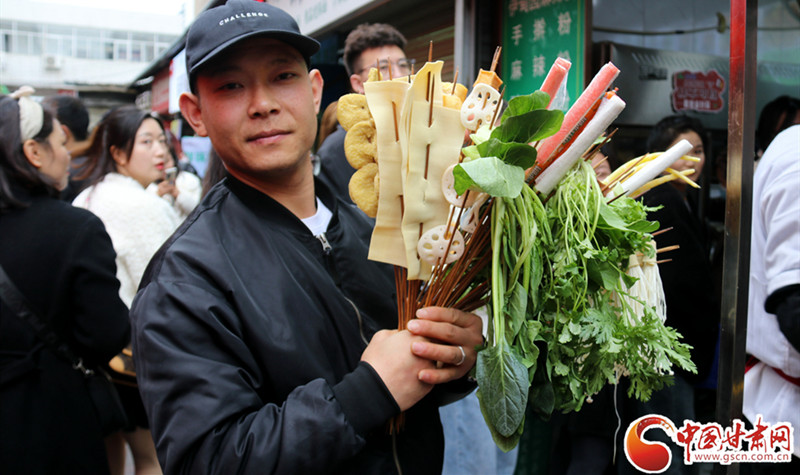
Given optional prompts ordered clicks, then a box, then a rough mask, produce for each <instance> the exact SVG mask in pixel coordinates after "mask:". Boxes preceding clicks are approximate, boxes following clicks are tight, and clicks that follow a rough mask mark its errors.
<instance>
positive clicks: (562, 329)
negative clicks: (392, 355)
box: [339, 48, 696, 450]
mask: <svg viewBox="0 0 800 475" xmlns="http://www.w3.org/2000/svg"><path fill="white" fill-rule="evenodd" d="M499 53H500V51H499V48H498V51H497V52H496V53H495V58H494V61H493V64H492V67H491V69H490V70H488V71H485V70H481V71H480V73H479V74H478V79H477V80H476V81H475V83H474V84H473V86H472V90H471V91H467V88H466V87H464V86H462V85H460V84H457V82H456V80H454V81H453V82H443V81H442V78H441V71H442V66H443V64H442V62H441V61H438V62H433V61H431V60H430V58H429V61H428V62H427V63H426V64H425V65H423V66H422V68H420V70H419V71H417V72H416V74H414V73H413V72H412V74H411V75H410V76H408V77H402V78H381V77H379V72H378V70H377V69H374V70H373V71H372V72H371V74H370V80H369V81H368V82H366V83H365V88H364V89H365V95H363V96H361V95H355V94H353V95H348V96H345V97H343V98H342V99H341V100H340V106H339V107H340V109H339V119H340V123H342V125H343V126H344V127H345V129H347V130H348V132H347V138H346V140H345V151H346V155H347V157H348V160H349V161H350V163H351V165H353V167H354V168H356V169H357V171H356V172H355V173H354V175H353V178H352V180H351V182H350V194H351V197H352V198H353V200H354V202H355V203H356V204H357V205H358V206H359V207H360V208H361V209H362V210H364V211H365V212H366V213H367V214H369V215H370V216H373V217H375V228H374V230H373V234H372V240H371V243H370V252H369V258H370V259H372V260H375V261H379V262H385V263H389V264H392V265H394V266H395V277H396V283H397V299H398V324H399V328H401V329H402V328H405V326H406V324H407V323H408V321H409V320H410V319H411V318H413V316H414V313H415V311H416V310H417V309H418V308H421V307H425V306H429V305H440V306H448V307H455V308H459V309H462V310H467V311H472V310H475V309H478V308H479V307H483V306H487V307H488V309H489V315H490V316H489V325H488V337H487V341H486V344H485V345H484V346H483V347H482V348H480V350H479V352H478V361H477V364H476V368H475V377H476V379H477V381H478V397H479V399H480V403H481V410H482V412H483V414H484V418H485V420H486V423H487V425H488V427H489V428H490V430H491V431H492V434H493V436H494V439H495V442H496V443H497V444H498V446H500V447H501V448H503V449H504V450H509V449H511V448H513V447H514V446H515V445H516V444H517V442H518V441H519V437H520V436H521V434H522V429H523V426H524V415H525V409H526V407H527V406H528V404H530V405H532V407H533V408H534V409H535V410H536V412H537V413H539V414H541V415H542V416H545V417H547V416H549V415H550V414H551V413H552V412H553V411H554V410H558V411H563V412H568V411H577V410H579V409H580V408H581V406H582V405H583V404H584V402H586V401H587V400H588V401H591V397H592V395H594V394H596V393H597V392H599V391H600V389H602V387H603V386H605V385H606V384H609V383H616V382H618V381H619V380H620V378H621V377H623V376H624V377H628V378H629V379H630V390H629V393H630V395H632V396H635V397H637V398H639V399H642V400H647V399H649V397H650V395H651V394H652V392H653V391H655V390H658V389H660V388H661V387H663V385H664V384H668V383H669V381H670V378H671V374H672V368H673V365H677V366H679V367H681V368H683V369H685V370H688V371H694V365H693V364H692V362H691V360H690V358H689V347H688V346H687V345H685V344H683V343H681V342H680V341H679V338H680V335H678V334H677V333H676V332H675V331H674V330H673V329H671V328H670V327H669V326H667V325H666V324H665V318H666V305H665V300H664V295H663V290H662V288H661V281H660V278H659V277H658V275H659V274H658V268H657V265H658V261H657V260H656V255H657V253H658V252H659V250H657V249H655V245H654V241H653V239H652V236H653V234H654V233H656V232H657V230H658V223H655V222H651V221H648V220H647V212H648V211H649V209H648V208H646V207H644V206H643V205H642V203H641V202H640V201H637V200H635V199H634V198H635V197H636V196H638V195H640V194H641V193H644V192H646V191H647V190H648V189H650V188H652V187H653V186H657V185H658V184H661V183H663V182H665V181H668V180H671V179H680V180H684V181H688V182H690V183H691V184H692V185H693V186H696V185H695V184H694V183H693V182H691V180H690V179H689V178H688V176H689V175H690V174H691V173H692V172H693V171H692V170H686V171H683V172H675V171H674V170H671V169H670V168H668V167H669V165H671V164H672V163H673V162H674V161H675V160H677V159H685V160H695V159H693V158H692V157H687V156H685V154H686V153H687V152H688V151H689V150H690V149H691V145H689V144H688V142H685V141H683V142H680V143H678V144H677V145H675V146H674V147H672V148H671V149H670V150H668V151H665V152H664V153H659V154H649V155H645V156H642V157H638V158H637V159H634V160H632V161H630V162H628V163H626V164H624V165H623V166H621V167H620V168H619V169H617V170H616V171H614V172H613V173H612V174H611V175H610V176H609V177H608V178H606V179H605V180H604V181H599V180H598V179H597V176H596V175H595V173H594V170H593V168H592V166H591V165H590V160H591V158H592V157H593V156H594V154H595V153H597V151H598V150H599V148H600V147H601V146H602V145H603V144H604V143H605V142H607V141H608V140H609V138H610V134H609V136H606V134H605V131H606V130H607V129H608V127H609V126H610V125H611V123H612V122H613V121H614V120H615V119H616V118H617V116H618V115H619V114H620V113H621V112H622V110H623V109H624V107H625V102H624V101H623V100H622V99H621V98H620V97H619V96H618V95H617V94H616V92H615V91H613V90H611V85H612V83H613V81H614V79H615V78H616V76H617V75H618V74H619V70H618V69H617V68H616V67H615V66H614V65H613V64H611V63H608V64H606V65H605V66H603V68H601V70H600V71H599V72H598V74H597V75H596V76H595V78H594V79H593V80H592V82H591V83H590V84H589V85H588V86H587V87H586V89H585V90H584V92H583V93H582V94H581V96H580V97H579V98H578V99H577V100H576V102H575V104H574V105H573V106H572V107H570V108H569V110H567V111H566V113H564V112H563V111H561V110H559V109H558V108H557V105H558V104H560V103H562V102H563V101H562V100H561V98H560V96H561V95H562V94H563V90H564V84H565V82H566V77H567V74H568V70H569V67H570V63H569V61H566V60H564V59H561V58H559V60H557V61H556V62H555V63H554V64H553V67H552V68H551V70H550V73H549V74H548V76H547V78H546V79H545V81H544V82H543V84H542V87H541V90H539V91H535V92H533V93H532V94H530V95H527V96H520V97H515V98H513V99H511V100H510V101H509V102H508V106H507V108H506V109H505V111H502V112H501V106H502V104H503V96H504V94H503V91H502V89H501V86H502V81H501V80H500V78H498V77H497V75H496V74H495V73H494V68H495V66H496V63H497V59H498V56H499ZM559 91H561V92H559ZM467 92H469V94H467ZM343 105H344V107H343ZM465 137H469V139H468V140H467V142H468V144H467V145H466V146H464V145H465V144H464V142H465ZM665 171H666V173H667V174H666V175H665V176H659V175H661V174H662V173H663V172H665ZM667 323H668V322H667Z"/></svg>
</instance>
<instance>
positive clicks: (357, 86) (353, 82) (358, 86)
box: [350, 74, 364, 94]
mask: <svg viewBox="0 0 800 475" xmlns="http://www.w3.org/2000/svg"><path fill="white" fill-rule="evenodd" d="M350 87H351V88H353V90H354V91H355V92H357V93H359V94H364V83H363V82H361V76H359V75H358V74H351V75H350Z"/></svg>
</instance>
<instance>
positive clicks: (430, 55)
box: [428, 40, 433, 63]
mask: <svg viewBox="0 0 800 475" xmlns="http://www.w3.org/2000/svg"><path fill="white" fill-rule="evenodd" d="M428 62H429V63H432V62H433V40H431V42H430V43H428Z"/></svg>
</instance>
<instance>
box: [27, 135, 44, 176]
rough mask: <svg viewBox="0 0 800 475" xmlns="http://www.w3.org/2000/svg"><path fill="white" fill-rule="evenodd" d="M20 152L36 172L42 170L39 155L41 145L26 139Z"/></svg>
mask: <svg viewBox="0 0 800 475" xmlns="http://www.w3.org/2000/svg"><path fill="white" fill-rule="evenodd" d="M22 152H23V153H24V154H25V158H27V159H28V162H30V164H31V165H33V166H34V167H35V168H36V169H37V170H38V169H39V168H42V165H43V162H42V157H41V156H40V154H41V145H39V142H37V141H35V140H33V139H28V140H26V141H25V142H23V143H22Z"/></svg>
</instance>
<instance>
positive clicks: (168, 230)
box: [73, 106, 180, 475]
mask: <svg viewBox="0 0 800 475" xmlns="http://www.w3.org/2000/svg"><path fill="white" fill-rule="evenodd" d="M168 154H169V148H168V145H167V140H166V135H165V133H164V128H163V126H162V124H161V122H159V121H158V120H157V119H156V118H154V117H153V116H152V115H150V114H149V113H147V112H144V111H142V110H139V109H137V108H136V107H134V106H123V107H119V108H117V109H114V110H112V111H111V112H109V113H108V114H107V115H106V116H105V117H104V118H103V119H102V120H101V121H100V123H99V124H98V125H97V130H96V132H95V134H94V140H93V143H92V146H91V147H90V149H89V155H88V158H87V162H86V173H85V175H84V176H85V178H87V179H88V180H89V181H90V183H91V185H90V186H89V187H88V188H86V189H85V190H83V191H82V192H81V193H80V194H79V195H78V196H77V197H76V198H75V200H74V201H73V204H74V205H75V206H78V207H81V208H86V209H88V210H90V211H92V212H93V213H94V214H96V215H97V216H98V217H99V218H100V219H101V220H102V221H103V223H104V224H105V226H106V229H107V230H108V234H109V236H111V241H112V242H113V243H114V249H115V250H116V251H117V279H118V280H119V282H120V297H121V298H122V301H123V302H125V304H126V305H127V306H128V307H130V306H131V303H132V302H133V298H134V297H135V295H136V289H137V288H138V286H139V281H140V280H141V279H142V275H143V274H144V270H145V268H146V267H147V264H148V263H149V262H150V258H151V257H152V256H153V254H155V252H156V251H157V250H158V248H159V247H161V245H162V244H163V243H164V241H166V240H167V238H168V237H169V236H170V235H171V234H172V232H173V231H174V230H175V229H176V228H177V227H178V224H179V223H180V220H179V218H178V215H177V213H176V212H175V210H174V209H173V208H172V207H171V206H170V205H169V204H168V203H167V202H166V201H165V200H162V199H161V198H159V197H158V196H157V195H156V194H154V193H150V192H147V191H146V188H147V186H149V185H150V184H151V183H153V182H155V181H156V180H159V179H161V178H163V177H164V168H165V163H166V160H167V155H168ZM133 351H136V349H135V348H134V349H133ZM118 389H119V391H120V396H121V397H122V401H123V404H124V405H125V406H126V409H127V410H128V418H129V419H130V420H131V423H132V424H131V427H128V428H127V429H128V430H124V431H122V432H121V433H120V434H116V435H115V436H112V437H111V438H109V440H108V441H107V446H108V452H109V459H110V460H111V463H112V473H122V470H123V469H124V461H125V452H124V443H123V439H124V441H127V443H128V445H129V446H130V448H131V453H132V454H133V460H134V466H135V468H136V474H137V475H144V474H151V473H160V472H161V469H160V467H159V465H158V460H157V458H156V452H155V446H154V444H153V441H152V437H151V435H150V430H149V429H148V427H149V425H148V423H147V417H146V414H145V412H144V407H143V406H142V401H141V398H140V397H139V393H138V390H137V389H136V388H133V387H129V386H124V385H118Z"/></svg>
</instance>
